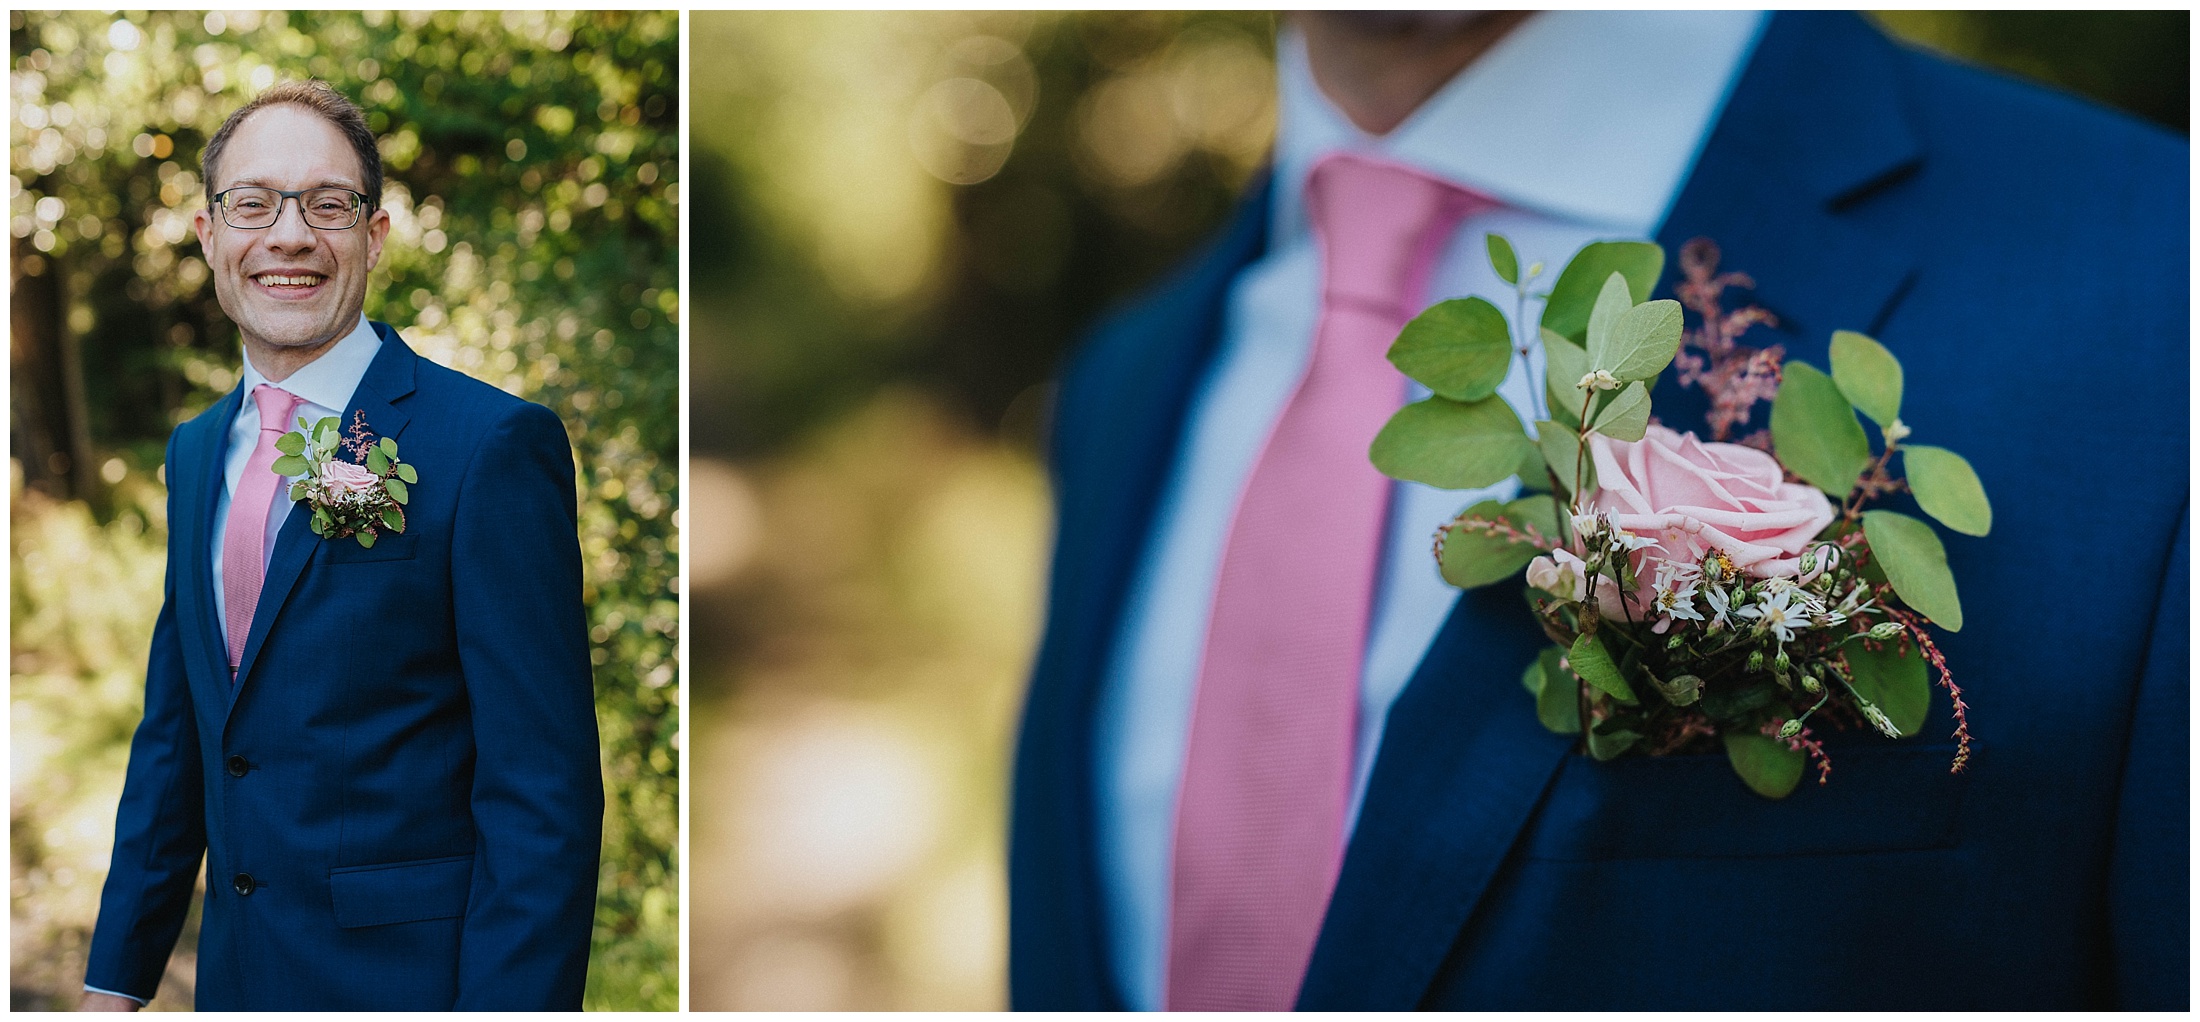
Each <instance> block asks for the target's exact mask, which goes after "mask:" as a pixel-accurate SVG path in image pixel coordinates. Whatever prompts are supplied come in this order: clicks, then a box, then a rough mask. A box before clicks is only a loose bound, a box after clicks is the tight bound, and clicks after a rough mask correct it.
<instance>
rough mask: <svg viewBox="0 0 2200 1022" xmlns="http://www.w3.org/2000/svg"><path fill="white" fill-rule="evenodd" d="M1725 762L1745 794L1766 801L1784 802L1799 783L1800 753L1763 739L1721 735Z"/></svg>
mask: <svg viewBox="0 0 2200 1022" xmlns="http://www.w3.org/2000/svg"><path fill="white" fill-rule="evenodd" d="M1720 737H1721V738H1723V739H1725V741H1726V761H1727V762H1728V763H1730V764H1732V765H1733V767H1734V772H1735V773H1736V774H1739V775H1741V778H1742V783H1743V784H1747V785H1749V790H1751V791H1754V792H1756V793H1757V794H1759V795H1763V796H1764V797H1766V798H1786V797H1787V796H1788V793H1789V792H1791V791H1794V790H1795V785H1796V782H1798V781H1801V780H1802V779H1803V765H1804V764H1803V753H1802V751H1801V750H1799V749H1790V748H1788V744H1787V743H1786V742H1783V741H1780V740H1779V739H1777V738H1770V737H1767V736H1765V735H1753V734H1725V735H1721V736H1720Z"/></svg>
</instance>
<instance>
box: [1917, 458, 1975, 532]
mask: <svg viewBox="0 0 2200 1022" xmlns="http://www.w3.org/2000/svg"><path fill="white" fill-rule="evenodd" d="M1901 450H1902V477H1903V478H1904V479H1906V480H1908V482H1909V484H1910V493H1911V494H1912V495H1914V496H1916V497H1917V506H1918V507H1920V508H1923V509H1924V510H1925V513H1926V514H1929V515H1931V516H1933V517H1934V518H1937V519H1940V524H1942V525H1945V526H1947V527H1949V528H1951V529H1954V530H1956V531H1957V532H1960V533H1963V534H1964V535H1966V536H1984V535H1986V534H1987V533H1989V532H1992V531H1993V529H1994V505H1993V504H1992V503H1991V502H1990V501H1988V500H1987V499H1986V487H1985V486H1982V485H1980V483H1979V481H1978V473H1977V472H1975V471H1972V469H1971V463H1970V462H1968V461H1965V460H1964V459H1963V455H1960V454H1957V453H1956V452H1954V451H1951V450H1948V449H1947V448H1945V447H1929V446H1925V445H1923V444H1916V445H1912V444H1904V445H1902V448H1901Z"/></svg>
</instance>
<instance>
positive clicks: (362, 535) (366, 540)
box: [351, 529, 374, 547]
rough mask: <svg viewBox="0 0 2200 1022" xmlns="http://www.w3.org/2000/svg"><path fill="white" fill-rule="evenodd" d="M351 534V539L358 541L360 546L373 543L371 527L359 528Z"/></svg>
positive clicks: (369, 545) (367, 545) (368, 545)
mask: <svg viewBox="0 0 2200 1022" xmlns="http://www.w3.org/2000/svg"><path fill="white" fill-rule="evenodd" d="M351 536H352V538H353V539H356V540H358V541H359V545H360V546H361V547H371V546H373V545H374V530H372V529H361V530H359V531H358V532H354V533H352V534H351Z"/></svg>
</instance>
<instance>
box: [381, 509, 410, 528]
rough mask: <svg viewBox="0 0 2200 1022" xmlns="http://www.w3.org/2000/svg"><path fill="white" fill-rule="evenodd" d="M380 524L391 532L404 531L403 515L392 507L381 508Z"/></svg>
mask: <svg viewBox="0 0 2200 1022" xmlns="http://www.w3.org/2000/svg"><path fill="white" fill-rule="evenodd" d="M382 524H383V525H386V526H388V527H389V530H390V531H391V532H403V531H405V515H404V513H403V512H401V511H399V510H397V509H396V508H394V507H386V508H383V509H382Z"/></svg>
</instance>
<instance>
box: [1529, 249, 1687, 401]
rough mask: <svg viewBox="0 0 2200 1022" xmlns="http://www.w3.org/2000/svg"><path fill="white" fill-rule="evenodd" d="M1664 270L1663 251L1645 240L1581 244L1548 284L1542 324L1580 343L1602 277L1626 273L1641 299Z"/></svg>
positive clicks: (1632, 293)
mask: <svg viewBox="0 0 2200 1022" xmlns="http://www.w3.org/2000/svg"><path fill="white" fill-rule="evenodd" d="M1664 269H1665V250H1664V249H1662V248H1659V247H1658V246H1656V245H1654V244H1652V243H1650V242H1647V241H1599V242H1596V243H1594V244H1590V245H1587V246H1584V247H1583V248H1582V250H1581V251H1580V252H1577V253H1575V254H1574V258H1573V261H1572V262H1569V263H1567V264H1566V269H1565V270H1563V271H1561V272H1560V273H1559V275H1558V283H1556V284H1553V285H1552V286H1551V295H1550V297H1549V298H1547V299H1545V300H1544V302H1543V320H1542V323H1543V325H1544V326H1546V327H1549V328H1551V329H1552V330H1553V331H1556V332H1557V333H1558V335H1559V336H1560V337H1564V338H1566V339H1567V340H1570V341H1573V342H1574V343H1576V344H1579V343H1581V340H1582V338H1583V337H1584V336H1586V334H1587V332H1588V329H1589V311H1590V310H1591V309H1593V308H1595V307H1596V302H1597V293H1598V292H1599V291H1602V290H1603V289H1604V282H1605V280H1607V279H1608V278H1610V277H1611V275H1612V274H1613V273H1615V272H1616V273H1619V274H1621V275H1622V276H1625V277H1626V278H1627V293H1628V296H1629V297H1630V298H1631V299H1632V300H1633V301H1636V302H1640V301H1644V300H1647V299H1648V298H1649V297H1650V289H1651V288H1654V287H1656V286H1657V284H1658V274H1659V272H1661V271H1663V270H1664ZM1583 372H1587V370H1583ZM1576 378H1578V376H1577V377H1576ZM1566 382H1567V383H1569V384H1571V383H1572V382H1573V381H1572V380H1568V381H1566Z"/></svg>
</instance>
